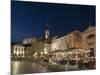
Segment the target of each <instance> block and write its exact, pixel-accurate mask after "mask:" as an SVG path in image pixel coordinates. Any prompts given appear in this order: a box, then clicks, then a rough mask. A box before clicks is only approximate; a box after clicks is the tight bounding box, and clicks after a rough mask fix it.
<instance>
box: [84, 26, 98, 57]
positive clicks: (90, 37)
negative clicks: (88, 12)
mask: <svg viewBox="0 0 100 75" xmlns="http://www.w3.org/2000/svg"><path fill="white" fill-rule="evenodd" d="M82 48H83V49H84V50H91V53H90V56H95V53H96V28H95V27H94V26H89V27H88V28H87V29H86V30H85V31H84V32H83V33H82Z"/></svg>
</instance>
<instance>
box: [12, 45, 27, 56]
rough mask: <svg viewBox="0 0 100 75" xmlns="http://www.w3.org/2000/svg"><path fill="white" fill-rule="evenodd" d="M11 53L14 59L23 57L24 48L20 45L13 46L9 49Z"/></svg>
mask: <svg viewBox="0 0 100 75" xmlns="http://www.w3.org/2000/svg"><path fill="white" fill-rule="evenodd" d="M11 53H12V56H13V57H14V58H17V57H24V55H25V47H24V46H23V45H22V44H15V45H12V47H11Z"/></svg>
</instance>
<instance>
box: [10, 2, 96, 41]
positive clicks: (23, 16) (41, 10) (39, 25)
mask: <svg viewBox="0 0 100 75" xmlns="http://www.w3.org/2000/svg"><path fill="white" fill-rule="evenodd" d="M95 9H96V7H95V6H88V5H71V4H55V3H53V4H51V3H39V2H24V1H11V40H12V41H22V40H23V39H24V38H27V37H41V36H43V35H44V30H45V25H46V24H47V23H48V26H49V30H50V35H51V36H56V35H62V34H67V33H69V32H71V31H74V30H80V31H83V30H84V29H86V28H87V27H88V26H89V25H92V26H95V25H96V23H95V22H96V21H95V19H96V18H95V16H96V15H95Z"/></svg>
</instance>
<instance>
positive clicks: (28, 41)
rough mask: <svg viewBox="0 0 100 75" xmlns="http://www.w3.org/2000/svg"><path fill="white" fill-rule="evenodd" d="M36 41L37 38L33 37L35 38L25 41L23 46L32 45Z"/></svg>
mask: <svg viewBox="0 0 100 75" xmlns="http://www.w3.org/2000/svg"><path fill="white" fill-rule="evenodd" d="M34 41H36V38H35V37H33V38H25V39H24V40H23V44H31V43H32V42H34Z"/></svg>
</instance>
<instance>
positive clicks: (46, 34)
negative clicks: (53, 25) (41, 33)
mask: <svg viewBox="0 0 100 75" xmlns="http://www.w3.org/2000/svg"><path fill="white" fill-rule="evenodd" d="M49 36H50V31H49V30H48V24H46V26H45V39H46V40H47V39H49Z"/></svg>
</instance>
